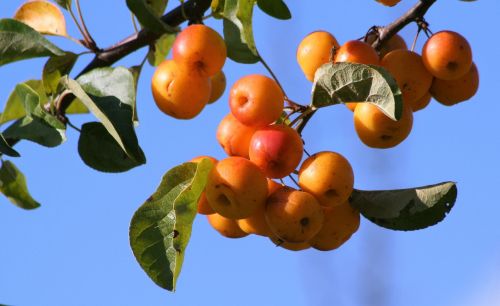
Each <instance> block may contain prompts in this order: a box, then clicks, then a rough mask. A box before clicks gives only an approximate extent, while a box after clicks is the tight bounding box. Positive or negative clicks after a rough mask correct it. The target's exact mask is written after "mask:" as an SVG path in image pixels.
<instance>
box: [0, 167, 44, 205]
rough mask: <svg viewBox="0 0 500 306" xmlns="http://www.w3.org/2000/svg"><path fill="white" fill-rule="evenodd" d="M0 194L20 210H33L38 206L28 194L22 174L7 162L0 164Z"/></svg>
mask: <svg viewBox="0 0 500 306" xmlns="http://www.w3.org/2000/svg"><path fill="white" fill-rule="evenodd" d="M0 192H2V193H3V194H4V195H5V196H6V197H7V199H9V201H11V202H12V203H13V204H14V205H16V206H18V207H20V208H23V209H34V208H37V207H39V206H40V203H38V202H37V201H35V200H34V199H33V198H32V197H31V195H30V194H29V192H28V186H27V185H26V177H25V176H24V174H23V173H22V172H21V171H20V170H19V169H18V168H17V167H16V166H15V165H14V164H13V163H11V162H10V161H8V160H7V161H4V162H2V167H1V168H0Z"/></svg>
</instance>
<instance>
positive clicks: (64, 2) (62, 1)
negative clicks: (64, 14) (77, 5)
mask: <svg viewBox="0 0 500 306" xmlns="http://www.w3.org/2000/svg"><path fill="white" fill-rule="evenodd" d="M55 1H56V3H57V4H59V6H60V7H62V8H63V9H65V10H69V8H70V7H71V0H55Z"/></svg>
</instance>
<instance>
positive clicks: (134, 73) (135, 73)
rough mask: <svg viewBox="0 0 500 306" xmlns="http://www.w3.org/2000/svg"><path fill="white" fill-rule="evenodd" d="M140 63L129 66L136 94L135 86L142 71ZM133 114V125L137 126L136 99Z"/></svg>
mask: <svg viewBox="0 0 500 306" xmlns="http://www.w3.org/2000/svg"><path fill="white" fill-rule="evenodd" d="M142 67H143V66H142V65H138V66H132V67H130V68H129V70H130V72H131V73H132V76H133V77H134V92H135V94H136V95H137V88H138V84H139V77H140V76H141V72H142ZM132 110H133V112H134V114H133V115H132V120H133V122H134V126H135V127H137V126H138V125H139V115H138V114H137V99H134V105H133V108H132Z"/></svg>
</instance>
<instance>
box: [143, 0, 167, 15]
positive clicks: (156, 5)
mask: <svg viewBox="0 0 500 306" xmlns="http://www.w3.org/2000/svg"><path fill="white" fill-rule="evenodd" d="M146 4H147V5H149V7H150V8H151V10H152V11H153V12H154V13H155V14H156V16H158V17H160V16H161V15H163V13H164V12H165V8H166V7H167V4H168V0H146Z"/></svg>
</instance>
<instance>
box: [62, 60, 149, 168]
mask: <svg viewBox="0 0 500 306" xmlns="http://www.w3.org/2000/svg"><path fill="white" fill-rule="evenodd" d="M61 83H62V84H63V85H64V86H65V87H66V88H67V89H69V90H70V91H71V92H72V93H73V94H74V95H75V96H76V97H78V98H79V99H80V100H81V101H82V102H83V104H85V106H86V107H87V108H88V109H89V110H90V111H91V112H92V113H93V114H94V115H95V116H96V117H97V118H98V119H99V121H101V122H102V124H103V125H104V127H106V130H107V131H108V132H109V133H110V134H111V136H112V137H113V138H114V139H115V141H116V142H117V143H118V145H119V146H120V147H121V148H122V149H123V151H125V152H126V153H127V155H128V156H129V157H130V158H131V159H133V160H135V161H136V162H138V163H144V162H145V161H146V158H145V156H144V153H143V151H142V150H141V148H140V147H139V143H138V140H137V136H136V134H135V131H134V127H133V122H132V118H133V109H132V105H134V100H135V93H134V78H133V76H132V73H131V72H130V71H129V70H128V69H126V68H123V67H119V68H110V67H107V68H99V69H94V70H92V71H90V72H89V73H87V74H85V75H83V76H82V77H80V78H78V82H76V81H75V80H72V79H70V78H68V77H63V78H62V79H61ZM79 83H81V86H80V84H79ZM84 89H85V90H84Z"/></svg>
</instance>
